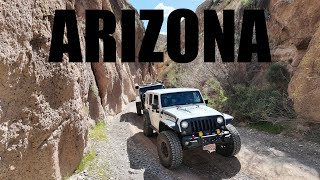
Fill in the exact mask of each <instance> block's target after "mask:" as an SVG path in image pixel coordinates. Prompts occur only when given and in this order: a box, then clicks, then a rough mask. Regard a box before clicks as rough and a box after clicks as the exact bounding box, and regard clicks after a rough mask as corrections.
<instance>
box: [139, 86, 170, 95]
mask: <svg viewBox="0 0 320 180" xmlns="http://www.w3.org/2000/svg"><path fill="white" fill-rule="evenodd" d="M156 89H164V86H163V85H157V86H148V87H142V88H140V94H144V93H145V92H147V91H150V90H156Z"/></svg>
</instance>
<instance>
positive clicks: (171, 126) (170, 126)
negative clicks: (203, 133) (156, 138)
mask: <svg viewBox="0 0 320 180" xmlns="http://www.w3.org/2000/svg"><path fill="white" fill-rule="evenodd" d="M167 130H173V131H175V132H180V129H179V126H178V124H177V123H176V122H174V121H171V120H167V119H163V120H161V121H160V122H159V132H162V131H167Z"/></svg>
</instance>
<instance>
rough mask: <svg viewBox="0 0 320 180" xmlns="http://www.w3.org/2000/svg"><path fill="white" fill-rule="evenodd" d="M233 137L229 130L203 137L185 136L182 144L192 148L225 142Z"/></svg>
mask: <svg viewBox="0 0 320 180" xmlns="http://www.w3.org/2000/svg"><path fill="white" fill-rule="evenodd" d="M230 138H231V134H230V132H229V131H223V132H221V133H220V134H211V135H206V136H202V137H198V136H184V137H182V146H183V148H184V149H192V148H197V147H203V146H206V145H208V144H224V143H228V142H229V140H230Z"/></svg>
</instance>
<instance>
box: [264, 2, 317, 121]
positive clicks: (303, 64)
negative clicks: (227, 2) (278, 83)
mask: <svg viewBox="0 0 320 180" xmlns="http://www.w3.org/2000/svg"><path fill="white" fill-rule="evenodd" d="M319 9H320V3H319V1H317V0H310V1H308V2H306V1H303V0H295V1H282V0H273V1H271V6H270V14H271V18H270V20H269V22H268V30H269V37H270V43H271V46H272V49H273V61H275V62H279V61H280V62H283V63H286V64H288V68H289V70H290V71H291V72H292V75H293V77H292V79H291V82H290V84H289V90H288V92H289V95H290V97H291V98H292V100H293V102H294V109H295V111H296V112H297V114H298V115H299V116H300V118H301V119H303V120H304V121H308V122H317V123H319V122H320V115H319V112H318V109H319V108H318V107H320V99H319V94H320V88H319V85H320V81H319V68H320V66H319V65H320V64H319V57H320V56H319V55H320V54H319V52H320V46H319V44H320V40H319V37H320V28H319V25H320V12H319ZM310 41H311V43H310Z"/></svg>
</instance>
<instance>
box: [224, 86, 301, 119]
mask: <svg viewBox="0 0 320 180" xmlns="http://www.w3.org/2000/svg"><path fill="white" fill-rule="evenodd" d="M227 106H229V107H230V108H231V109H232V112H233V113H235V114H234V115H235V116H236V117H238V118H240V119H245V120H249V121H250V122H259V121H270V122H274V121H277V120H279V119H281V118H283V119H290V118H294V117H295V113H294V110H293V107H292V102H291V101H290V100H289V98H288V96H287V94H285V93H281V92H280V91H278V90H274V89H272V88H270V87H265V88H258V87H254V86H250V87H245V86H238V87H236V88H235V93H234V94H232V95H231V96H230V97H229V99H228V101H227Z"/></svg>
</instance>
